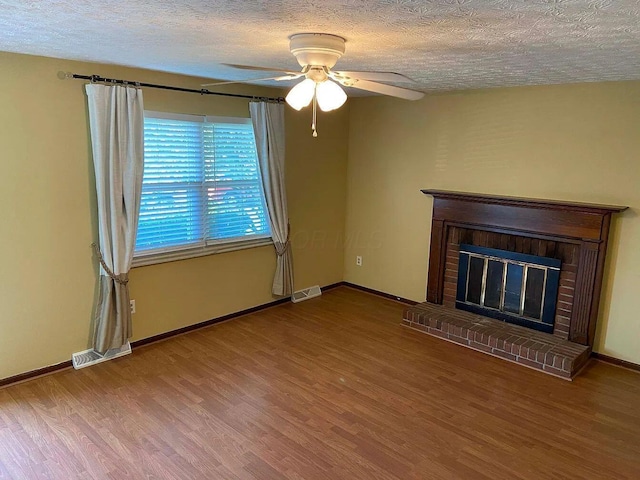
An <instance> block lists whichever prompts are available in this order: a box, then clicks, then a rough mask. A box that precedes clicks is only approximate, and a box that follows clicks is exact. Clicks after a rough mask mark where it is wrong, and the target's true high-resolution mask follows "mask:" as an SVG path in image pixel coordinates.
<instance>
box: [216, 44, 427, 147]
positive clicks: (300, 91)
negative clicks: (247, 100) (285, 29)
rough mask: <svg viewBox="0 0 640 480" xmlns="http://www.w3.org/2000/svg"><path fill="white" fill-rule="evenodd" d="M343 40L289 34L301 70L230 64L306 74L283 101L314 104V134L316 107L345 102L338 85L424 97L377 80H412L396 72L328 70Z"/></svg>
mask: <svg viewBox="0 0 640 480" xmlns="http://www.w3.org/2000/svg"><path fill="white" fill-rule="evenodd" d="M345 43H346V41H345V39H344V38H342V37H339V36H337V35H331V34H328V33H298V34H295V35H292V36H291V37H289V50H290V51H291V53H292V54H293V55H294V56H295V57H296V60H297V61H298V63H299V64H300V66H301V67H302V71H301V72H300V73H297V72H292V71H290V70H282V69H280V68H267V67H250V66H245V65H229V66H230V67H233V68H239V69H242V70H259V71H265V70H266V71H271V72H280V73H281V74H282V73H284V74H285V75H284V76H282V75H279V76H276V77H270V78H266V79H264V78H261V79H256V80H294V79H296V78H300V77H305V79H304V80H302V81H301V82H300V83H298V84H297V85H295V86H294V87H293V88H292V89H291V90H290V91H289V93H288V94H287V96H286V98H285V101H286V102H287V104H289V105H290V106H291V107H292V108H294V109H295V110H298V111H299V110H301V109H303V108H305V107H307V106H309V104H311V103H312V104H313V121H312V124H311V129H312V131H313V136H314V137H316V136H317V132H316V106H317V107H319V108H320V110H322V111H323V112H329V111H331V110H336V109H338V108H340V107H341V106H342V105H344V103H345V102H346V101H347V94H346V93H345V91H344V90H343V89H342V87H341V85H343V86H345V87H352V88H356V89H360V90H365V91H368V92H374V93H380V94H382V95H389V96H392V97H398V98H403V99H405V100H418V99H420V98H422V97H423V96H424V93H422V92H419V91H416V90H410V89H408V88H403V87H396V86H394V85H387V84H385V83H379V82H393V83H399V82H405V83H406V82H413V80H411V79H410V78H408V77H406V76H404V75H402V74H399V73H395V72H356V71H333V70H331V69H332V68H333V67H334V66H335V64H336V63H337V62H338V60H339V59H340V58H341V57H342V55H343V54H344V52H345ZM222 83H235V82H222ZM209 85H219V84H209ZM203 86H206V85H203Z"/></svg>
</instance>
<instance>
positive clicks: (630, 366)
mask: <svg viewBox="0 0 640 480" xmlns="http://www.w3.org/2000/svg"><path fill="white" fill-rule="evenodd" d="M591 358H595V359H596V360H600V361H601V362H605V363H609V364H611V365H616V366H618V367H623V368H627V369H629V370H633V371H636V372H640V364H637V363H633V362H629V361H627V360H622V359H620V358H615V357H611V356H609V355H604V354H602V353H598V352H591Z"/></svg>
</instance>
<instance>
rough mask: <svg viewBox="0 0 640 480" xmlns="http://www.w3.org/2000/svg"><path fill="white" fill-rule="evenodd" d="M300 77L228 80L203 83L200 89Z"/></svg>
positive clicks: (293, 75)
mask: <svg viewBox="0 0 640 480" xmlns="http://www.w3.org/2000/svg"><path fill="white" fill-rule="evenodd" d="M302 75H303V74H302V73H295V74H291V75H281V76H279V77H265V78H247V79H246V80H230V81H228V82H215V83H203V84H202V85H200V86H201V87H217V86H218V85H231V84H233V83H249V82H262V81H267V80H275V81H276V82H281V81H283V80H295V79H296V78H300V77H301V76H302Z"/></svg>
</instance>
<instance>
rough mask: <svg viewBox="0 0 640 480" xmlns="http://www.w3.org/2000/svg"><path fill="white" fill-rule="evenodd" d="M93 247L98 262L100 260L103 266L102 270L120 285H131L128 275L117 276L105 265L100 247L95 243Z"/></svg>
mask: <svg viewBox="0 0 640 480" xmlns="http://www.w3.org/2000/svg"><path fill="white" fill-rule="evenodd" d="M91 246H92V247H93V250H94V251H95V252H96V255H97V256H98V260H100V265H102V268H103V269H104V271H105V272H107V275H109V276H110V277H111V278H112V279H113V281H114V282H116V283H117V284H120V285H126V284H127V283H129V274H128V273H122V274H120V275H116V274H115V273H113V271H112V270H111V269H110V268H109V266H108V265H107V264H106V263H105V261H104V257H103V256H102V252H101V251H100V249H99V248H98V245H97V244H95V243H92V244H91Z"/></svg>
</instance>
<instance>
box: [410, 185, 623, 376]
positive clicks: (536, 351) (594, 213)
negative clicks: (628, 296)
mask: <svg viewBox="0 0 640 480" xmlns="http://www.w3.org/2000/svg"><path fill="white" fill-rule="evenodd" d="M423 193H425V194H428V195H432V196H433V197H434V208H433V220H432V228H431V247H430V259H429V276H428V286H427V302H426V303H424V304H420V305H417V306H415V307H412V308H408V309H407V310H406V311H405V315H404V320H403V323H404V325H406V326H409V327H411V328H415V329H418V330H421V331H423V332H426V333H429V334H432V335H435V336H438V337H441V338H445V339H447V340H450V341H454V342H456V343H460V344H463V345H465V346H469V347H471V348H475V349H476V350H481V351H484V352H486V353H490V354H492V355H495V356H500V357H502V358H506V359H508V360H511V361H515V362H517V363H520V364H523V365H526V366H528V367H532V368H537V369H539V370H542V371H545V372H547V373H552V374H555V375H558V376H560V377H563V378H572V377H573V376H574V375H575V374H576V373H577V372H578V371H579V369H580V368H581V367H582V366H583V365H584V364H585V363H586V361H587V360H588V358H589V354H590V352H591V347H592V346H593V341H594V336H595V328H596V322H597V318H598V304H599V299H600V289H601V285H602V276H603V270H604V260H605V256H606V251H607V242H608V236H609V225H610V221H611V215H612V214H613V213H616V212H620V211H622V210H624V209H625V208H626V207H617V206H607V205H592V204H582V203H569V202H558V201H545V200H535V199H521V198H513V197H495V196H489V195H476V194H467V193H459V192H447V191H439V190H423ZM461 245H465V246H474V247H484V248H487V249H497V250H501V251H505V252H513V253H514V254H524V255H525V256H530V255H533V256H536V257H543V258H548V259H554V261H557V263H559V264H560V267H559V268H560V274H559V285H558V291H557V295H554V297H556V298H555V314H554V315H553V317H554V322H553V327H552V331H551V333H542V332H540V331H536V330H533V329H530V328H527V327H525V326H520V325H510V324H505V323H504V322H502V321H500V320H496V319H490V318H486V317H484V316H480V315H477V314H475V313H470V312H466V311H461V310H457V309H456V297H457V296H458V300H460V296H459V292H458V282H459V276H458V268H459V259H460V246H461ZM467 248H468V247H467ZM507 256H508V255H507ZM557 263H556V264H557ZM458 303H460V302H458ZM458 306H460V305H458Z"/></svg>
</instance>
